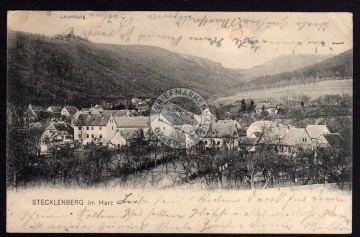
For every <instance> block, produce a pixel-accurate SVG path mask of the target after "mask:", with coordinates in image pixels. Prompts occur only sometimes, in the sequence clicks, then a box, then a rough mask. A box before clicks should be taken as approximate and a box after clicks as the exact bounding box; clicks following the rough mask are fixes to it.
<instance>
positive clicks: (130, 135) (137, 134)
mask: <svg viewBox="0 0 360 237" xmlns="http://www.w3.org/2000/svg"><path fill="white" fill-rule="evenodd" d="M119 133H120V135H121V136H122V137H123V138H124V139H125V140H133V139H137V138H141V130H140V129H126V130H121V131H119Z"/></svg>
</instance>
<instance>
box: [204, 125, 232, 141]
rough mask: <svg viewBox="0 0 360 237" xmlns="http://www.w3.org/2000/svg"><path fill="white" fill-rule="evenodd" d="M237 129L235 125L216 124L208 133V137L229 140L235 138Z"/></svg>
mask: <svg viewBox="0 0 360 237" xmlns="http://www.w3.org/2000/svg"><path fill="white" fill-rule="evenodd" d="M235 131H236V132H237V129H236V127H235V125H234V124H233V123H218V122H217V123H214V124H212V126H211V128H210V129H209V131H208V134H207V135H206V137H213V138H229V137H233V132H235Z"/></svg>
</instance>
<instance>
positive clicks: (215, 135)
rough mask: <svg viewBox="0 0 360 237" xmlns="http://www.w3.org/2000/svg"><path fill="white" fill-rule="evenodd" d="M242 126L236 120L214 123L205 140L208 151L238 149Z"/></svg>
mask: <svg viewBox="0 0 360 237" xmlns="http://www.w3.org/2000/svg"><path fill="white" fill-rule="evenodd" d="M240 127H241V125H240V124H239V123H238V122H237V121H235V120H219V121H217V122H216V123H212V124H211V127H210V129H209V131H208V134H207V135H206V136H205V138H204V139H203V141H202V142H203V144H204V146H205V148H206V149H208V148H210V147H219V148H220V147H224V146H226V147H227V148H229V149H233V148H236V147H238V139H239V130H240Z"/></svg>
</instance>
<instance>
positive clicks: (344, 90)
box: [211, 79, 353, 105]
mask: <svg viewBox="0 0 360 237" xmlns="http://www.w3.org/2000/svg"><path fill="white" fill-rule="evenodd" d="M352 93H353V80H352V79H348V80H329V81H322V82H317V83H312V84H305V85H295V86H289V87H283V88H274V89H267V90H257V91H246V92H240V93H238V94H236V95H233V96H227V97H222V98H218V99H216V100H215V101H213V102H211V104H213V105H219V104H223V105H225V104H231V103H234V102H235V101H237V100H242V99H245V100H246V99H253V100H258V101H260V100H274V101H276V100H279V99H280V98H281V97H283V96H287V95H308V96H310V97H311V99H312V100H313V99H316V98H318V97H319V96H323V95H327V94H349V95H352Z"/></svg>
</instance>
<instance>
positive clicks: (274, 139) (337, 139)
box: [246, 121, 344, 154]
mask: <svg viewBox="0 0 360 237" xmlns="http://www.w3.org/2000/svg"><path fill="white" fill-rule="evenodd" d="M246 136H247V138H248V139H249V140H248V141H250V143H251V142H252V144H253V146H252V148H251V151H254V150H255V147H256V145H259V144H269V145H274V146H277V147H280V151H281V152H283V153H284V154H289V153H290V152H292V151H295V150H296V149H299V148H301V149H314V148H316V147H329V146H331V147H334V148H341V147H343V145H344V139H343V138H342V137H341V135H340V134H339V133H331V132H330V130H329V129H328V128H327V126H326V125H307V126H306V128H296V127H294V126H291V125H284V124H281V123H279V122H273V121H256V122H254V123H253V124H251V125H250V126H249V127H248V128H247V131H246Z"/></svg>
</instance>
